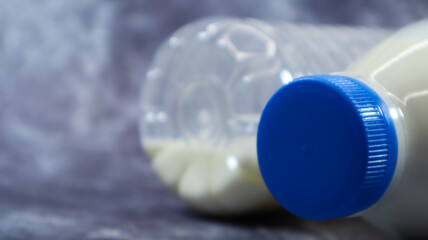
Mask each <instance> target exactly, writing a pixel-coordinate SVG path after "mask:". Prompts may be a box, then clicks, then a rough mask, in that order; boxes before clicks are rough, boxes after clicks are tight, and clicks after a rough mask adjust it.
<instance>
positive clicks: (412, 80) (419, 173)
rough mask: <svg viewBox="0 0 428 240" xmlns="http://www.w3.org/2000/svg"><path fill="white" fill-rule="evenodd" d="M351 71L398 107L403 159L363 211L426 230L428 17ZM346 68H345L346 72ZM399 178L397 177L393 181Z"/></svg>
mask: <svg viewBox="0 0 428 240" xmlns="http://www.w3.org/2000/svg"><path fill="white" fill-rule="evenodd" d="M347 72H349V73H350V74H348V75H353V74H358V75H360V76H361V77H359V79H360V80H362V81H365V82H366V83H368V84H372V85H378V86H379V90H377V92H378V93H381V94H382V95H384V99H387V101H391V103H389V104H388V105H389V107H390V109H391V110H393V111H395V112H397V113H398V114H397V121H396V128H398V129H400V128H403V129H404V133H403V134H401V136H399V142H401V146H400V147H401V149H399V152H401V153H402V155H401V156H400V159H398V161H399V162H400V163H401V164H400V165H399V166H398V167H397V169H396V174H395V176H394V179H393V183H392V184H391V186H390V187H389V188H390V189H391V191H390V192H387V193H386V194H385V196H384V199H381V200H380V201H379V203H378V204H375V205H374V206H373V207H372V208H370V209H368V210H367V211H366V212H364V213H362V215H364V216H367V217H368V218H369V219H371V220H373V221H374V222H376V223H378V224H381V225H382V226H387V227H388V228H390V229H394V230H397V231H400V232H405V233H409V234H412V235H425V236H426V235H427V234H428V229H427V226H428V225H427V223H428V190H427V189H428V188H427V184H428V21H427V20H425V21H422V22H419V23H416V24H413V25H411V26H409V27H407V28H405V29H403V30H402V31H400V32H398V33H397V34H396V35H394V36H393V37H391V38H390V39H388V40H386V41H384V42H383V43H382V44H380V45H379V46H377V47H376V48H375V49H373V50H371V51H370V52H369V53H368V54H367V55H365V56H364V57H363V58H361V59H360V60H359V61H358V62H357V63H355V64H354V65H353V66H351V67H350V68H349V69H348V71H347ZM345 74H346V73H345ZM394 180H395V181H394Z"/></svg>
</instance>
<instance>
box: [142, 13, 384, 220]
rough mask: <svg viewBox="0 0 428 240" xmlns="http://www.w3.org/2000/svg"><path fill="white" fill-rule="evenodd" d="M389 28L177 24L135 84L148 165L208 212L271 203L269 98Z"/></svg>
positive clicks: (338, 63)
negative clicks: (260, 155) (260, 149)
mask: <svg viewBox="0 0 428 240" xmlns="http://www.w3.org/2000/svg"><path fill="white" fill-rule="evenodd" d="M387 35H389V31H386V30H382V29H369V28H351V27H343V26H311V25H302V24H301V25H293V24H286V23H276V24H267V23H263V22H261V21H257V20H251V19H229V18H214V19H205V20H202V21H198V22H195V23H191V24H189V25H186V26H184V27H183V28H181V29H179V30H178V31H177V32H176V33H174V34H173V35H172V36H171V37H170V38H169V39H168V40H167V41H166V42H165V43H164V44H163V45H162V46H161V47H160V48H159V50H158V51H157V53H156V55H155V58H154V61H153V64H152V65H151V67H150V69H149V71H148V72H147V77H146V80H145V81H144V83H143V86H142V91H141V105H140V106H141V110H140V116H141V117H140V129H141V142H142V145H143V148H144V149H145V151H146V152H147V153H148V155H149V156H150V157H151V158H152V162H153V167H154V170H155V172H156V173H157V175H158V176H159V178H160V179H161V180H162V182H163V183H164V184H165V185H167V186H168V187H169V188H170V189H171V190H172V191H174V192H175V193H176V194H177V195H178V196H179V197H180V198H181V199H183V200H184V201H185V202H186V203H188V205H189V206H190V207H192V208H193V209H196V210H199V211H202V212H205V213H211V214H237V213H243V212H248V211H253V210H258V209H263V208H268V207H273V206H276V204H275V201H274V200H273V198H272V197H271V195H270V193H269V191H268V190H267V188H266V186H265V184H264V182H263V180H262V178H261V175H260V172H259V168H258V163H257V153H256V132H257V127H258V123H259V119H260V115H261V112H262V110H263V107H264V106H265V104H266V102H267V101H268V99H269V98H270V96H271V95H272V94H273V93H274V92H275V91H276V90H277V89H278V88H280V87H281V86H282V85H284V84H287V83H288V82H289V81H291V80H292V79H293V78H294V77H298V76H302V75H306V74H317V73H323V72H329V71H339V70H344V69H345V68H346V67H347V66H348V64H350V63H351V62H352V61H353V60H355V59H356V58H357V57H358V56H360V55H361V54H362V53H363V52H364V51H366V50H367V49H369V48H370V47H371V46H373V45H374V44H375V43H377V42H379V41H380V40H382V39H384V38H385V37H386V36H387Z"/></svg>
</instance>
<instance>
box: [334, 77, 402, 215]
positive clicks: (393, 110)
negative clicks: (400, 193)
mask: <svg viewBox="0 0 428 240" xmlns="http://www.w3.org/2000/svg"><path fill="white" fill-rule="evenodd" d="M338 75H343V76H348V77H352V78H354V79H356V80H358V81H361V82H363V83H364V84H366V85H367V86H369V87H370V88H371V89H372V90H373V91H375V92H376V93H377V94H378V95H379V97H380V98H381V99H382V100H383V102H384V103H385V104H386V106H387V108H388V110H389V114H390V116H391V118H392V120H393V124H394V127H395V131H396V136H397V146H398V153H397V163H396V167H395V171H394V175H393V178H392V180H391V183H390V184H389V186H388V188H387V190H386V191H385V193H384V194H383V196H382V197H381V198H380V199H379V200H378V201H377V202H376V203H374V204H373V205H372V206H370V207H369V208H367V209H365V210H363V211H361V212H359V213H356V214H355V215H354V216H362V215H366V214H370V213H371V212H373V211H375V210H376V209H378V208H379V207H381V206H382V205H384V204H385V203H386V202H387V201H388V200H389V199H390V198H391V197H392V196H393V195H394V193H395V191H396V189H397V187H398V185H399V183H400V180H401V177H402V175H403V171H404V168H405V165H406V156H407V150H406V148H407V145H408V143H407V139H408V137H407V131H406V128H405V123H404V121H405V116H404V112H403V111H402V108H401V107H400V105H399V104H398V103H397V102H396V101H394V99H393V98H391V97H390V96H389V95H388V94H387V92H386V91H385V89H384V88H383V87H382V86H381V85H380V84H379V83H377V82H376V81H372V80H371V79H370V78H369V77H366V76H362V75H355V74H352V73H347V72H345V73H338Z"/></svg>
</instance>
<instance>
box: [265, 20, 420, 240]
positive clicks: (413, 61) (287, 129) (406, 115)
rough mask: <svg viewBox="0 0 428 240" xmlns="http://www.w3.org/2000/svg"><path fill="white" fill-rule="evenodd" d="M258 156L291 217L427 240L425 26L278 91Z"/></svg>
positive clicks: (411, 28)
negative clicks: (343, 220) (360, 222)
mask: <svg viewBox="0 0 428 240" xmlns="http://www.w3.org/2000/svg"><path fill="white" fill-rule="evenodd" d="M257 151H258V157H259V164H260V169H261V172H262V175H263V178H264V180H265V182H266V184H267V187H268V188H269V190H270V191H271V193H272V194H273V196H274V197H275V198H276V200H277V201H278V202H279V203H280V204H281V205H282V206H283V207H284V208H286V209H287V210H289V211H290V212H292V213H294V214H295V215H297V216H300V217H303V218H307V219H312V220H326V219H334V218H340V217H347V216H364V217H366V218H367V219H369V220H371V221H372V222H374V223H376V224H378V225H379V226H382V227H384V228H385V229H388V230H390V231H392V232H396V233H399V234H404V235H413V236H424V237H426V236H428V228H427V226H428V225H427V223H428V188H427V184H428V21H427V20H425V21H421V22H418V23H415V24H412V25H410V26H408V27H406V28H404V29H402V30H400V31H399V32H398V33H396V34H395V35H393V36H392V37H390V38H389V39H387V40H385V41H383V42H382V43H380V44H379V45H378V46H377V47H375V48H374V49H372V50H370V51H369V52H368V53H367V54H365V55H364V56H363V57H362V58H360V59H359V60H358V61H357V62H356V63H355V64H353V65H352V66H351V67H350V68H348V70H347V71H346V72H344V73H336V74H333V75H315V76H306V77H301V78H297V79H295V81H293V82H292V83H290V84H288V85H287V86H284V87H282V88H281V89H280V90H278V91H277V92H276V93H275V94H274V95H273V97H272V98H271V99H270V100H269V103H268V104H267V105H266V108H265V109H264V112H263V114H262V117H261V121H260V125H259V132H258V150H257Z"/></svg>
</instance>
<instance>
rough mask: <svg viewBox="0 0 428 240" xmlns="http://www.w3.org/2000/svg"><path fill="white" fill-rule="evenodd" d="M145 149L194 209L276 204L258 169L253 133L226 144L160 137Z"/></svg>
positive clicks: (226, 210)
mask: <svg viewBox="0 0 428 240" xmlns="http://www.w3.org/2000/svg"><path fill="white" fill-rule="evenodd" d="M144 149H145V150H146V152H147V153H148V154H149V155H150V157H151V159H152V164H153V169H154V170H155V172H156V173H157V175H158V176H159V178H160V179H161V181H162V182H163V183H164V184H165V185H166V186H168V187H169V188H170V189H171V190H173V192H176V193H177V194H178V196H179V197H180V198H181V199H183V200H184V201H186V203H187V204H188V205H189V206H190V207H191V208H193V209H195V210H198V211H202V212H205V213H211V214H216V215H229V214H236V213H242V212H251V211H255V210H261V209H268V208H272V207H275V206H276V204H275V201H274V199H273V198H272V196H271V195H270V194H269V192H268V190H267V189H266V187H265V185H264V183H263V179H262V178H261V175H260V172H259V169H258V165H257V157H256V152H255V138H254V137H253V138H244V139H240V140H238V141H234V142H233V143H231V144H230V145H229V146H228V147H227V148H226V147H225V148H212V147H208V146H206V147H204V146H201V145H194V146H192V145H189V144H186V143H183V142H180V141H176V142H173V141H167V140H159V141H151V142H145V143H144Z"/></svg>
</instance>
